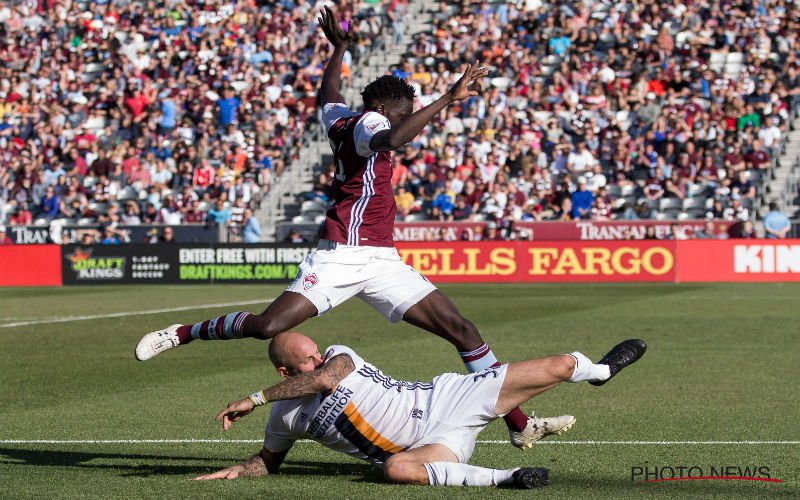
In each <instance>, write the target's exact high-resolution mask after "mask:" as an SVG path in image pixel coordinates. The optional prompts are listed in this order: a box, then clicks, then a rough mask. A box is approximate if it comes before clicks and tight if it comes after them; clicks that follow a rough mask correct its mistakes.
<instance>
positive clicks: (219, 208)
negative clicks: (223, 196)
mask: <svg viewBox="0 0 800 500" xmlns="http://www.w3.org/2000/svg"><path fill="white" fill-rule="evenodd" d="M206 217H207V220H208V222H209V223H210V224H215V225H217V226H219V225H225V224H227V223H228V221H229V220H230V219H231V211H230V210H229V209H227V208H225V205H224V203H223V202H222V200H217V201H216V202H215V203H214V207H213V208H211V209H210V210H209V211H208V214H207V216H206Z"/></svg>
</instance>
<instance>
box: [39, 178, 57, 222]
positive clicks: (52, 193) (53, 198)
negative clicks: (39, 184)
mask: <svg viewBox="0 0 800 500" xmlns="http://www.w3.org/2000/svg"><path fill="white" fill-rule="evenodd" d="M60 210H61V200H60V199H59V198H58V195H56V190H55V188H54V187H53V186H47V188H46V189H45V193H44V195H43V196H42V200H41V201H40V202H39V217H45V218H47V219H50V220H52V219H54V218H55V217H56V216H57V215H58V213H59V212H60Z"/></svg>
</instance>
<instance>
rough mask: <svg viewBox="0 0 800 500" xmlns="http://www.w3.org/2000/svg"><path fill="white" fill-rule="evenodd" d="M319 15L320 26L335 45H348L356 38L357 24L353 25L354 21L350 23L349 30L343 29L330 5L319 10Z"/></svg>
mask: <svg viewBox="0 0 800 500" xmlns="http://www.w3.org/2000/svg"><path fill="white" fill-rule="evenodd" d="M319 15H320V17H318V18H317V22H318V23H319V27H320V28H322V31H323V32H324V33H325V37H326V38H327V39H328V41H329V42H331V44H332V45H333V46H334V47H342V46H344V47H346V46H348V45H350V43H351V42H353V40H354V39H355V29H354V28H355V26H353V23H349V24H348V26H347V31H344V30H342V27H341V26H340V25H339V20H338V19H337V18H336V14H335V13H334V12H333V10H331V8H330V7H328V6H325V7H323V8H322V9H321V10H320V11H319Z"/></svg>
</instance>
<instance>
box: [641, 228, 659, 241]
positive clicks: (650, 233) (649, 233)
mask: <svg viewBox="0 0 800 500" xmlns="http://www.w3.org/2000/svg"><path fill="white" fill-rule="evenodd" d="M644 239H646V240H657V239H659V238H658V236H657V235H656V227H655V226H652V225H651V226H647V229H645V230H644Z"/></svg>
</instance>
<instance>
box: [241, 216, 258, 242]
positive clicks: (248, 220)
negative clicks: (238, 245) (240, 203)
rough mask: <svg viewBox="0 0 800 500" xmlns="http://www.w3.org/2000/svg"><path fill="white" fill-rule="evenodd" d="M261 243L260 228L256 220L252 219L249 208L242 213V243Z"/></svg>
mask: <svg viewBox="0 0 800 500" xmlns="http://www.w3.org/2000/svg"><path fill="white" fill-rule="evenodd" d="M259 241H261V226H260V225H259V223H258V219H256V218H255V217H253V211H252V210H250V209H249V208H247V209H245V211H244V221H243V222H242V242H243V243H258V242H259Z"/></svg>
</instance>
